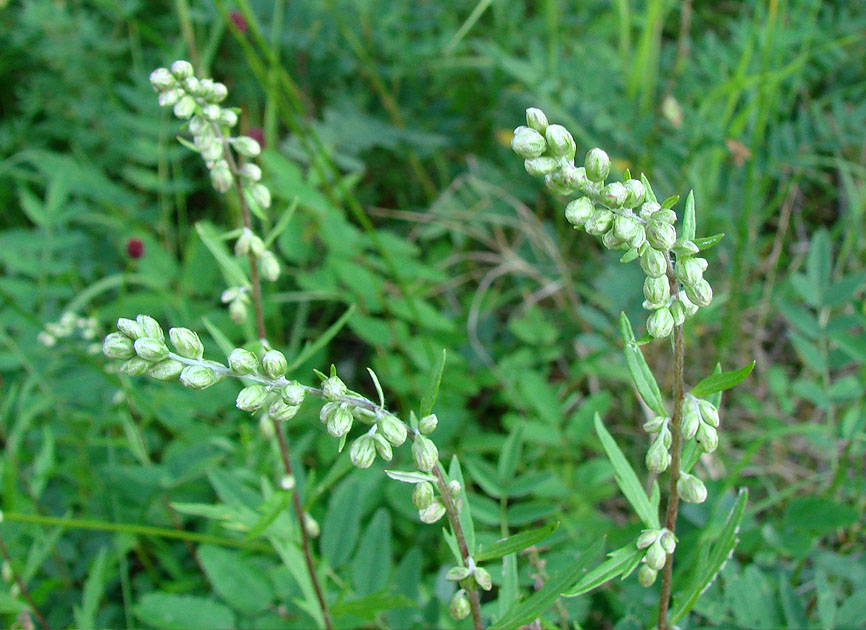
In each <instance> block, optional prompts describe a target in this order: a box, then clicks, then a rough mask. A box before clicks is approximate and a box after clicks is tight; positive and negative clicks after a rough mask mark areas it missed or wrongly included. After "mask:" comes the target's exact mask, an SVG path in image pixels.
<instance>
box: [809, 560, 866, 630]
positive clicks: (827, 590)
mask: <svg viewBox="0 0 866 630" xmlns="http://www.w3.org/2000/svg"><path fill="white" fill-rule="evenodd" d="M815 595H816V600H817V601H816V604H817V606H816V608H817V609H818V621H819V624H820V626H819V627H821V628H836V627H837V626H836V594H835V593H834V592H833V587H832V586H830V580H829V579H827V572H826V571H824V569H821V568H819V569H817V570H816V571H815ZM861 621H862V619H861Z"/></svg>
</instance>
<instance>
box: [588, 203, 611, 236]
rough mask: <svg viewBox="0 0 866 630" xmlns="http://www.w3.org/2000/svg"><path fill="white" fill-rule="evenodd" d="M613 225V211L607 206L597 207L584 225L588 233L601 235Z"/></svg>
mask: <svg viewBox="0 0 866 630" xmlns="http://www.w3.org/2000/svg"><path fill="white" fill-rule="evenodd" d="M611 227H613V212H611V211H610V210H608V209H607V208H596V209H595V210H594V211H593V213H592V214H591V215H590V217H589V219H587V221H586V224H585V225H584V228H585V229H586V232H587V234H591V235H592V236H601V235H603V234H604V233H605V232H607V231H608V230H609V229H610V228H611Z"/></svg>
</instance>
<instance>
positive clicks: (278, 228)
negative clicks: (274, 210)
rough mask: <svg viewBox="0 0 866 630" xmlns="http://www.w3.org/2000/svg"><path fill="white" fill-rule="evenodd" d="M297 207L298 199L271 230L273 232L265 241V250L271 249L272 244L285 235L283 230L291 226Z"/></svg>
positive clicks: (284, 211) (269, 233) (295, 199)
mask: <svg viewBox="0 0 866 630" xmlns="http://www.w3.org/2000/svg"><path fill="white" fill-rule="evenodd" d="M297 207H298V198H297V197H295V198H294V199H293V200H292V203H290V204H289V205H288V207H286V209H285V210H283V213H282V214H281V215H280V218H279V219H277V222H276V224H275V225H274V227H272V228H271V231H270V232H268V235H267V237H266V238H265V240H264V244H265V248H269V247H270V246H271V244H272V243H273V242H274V241H275V240H276V239H277V237H278V236H279V235H280V234H282V233H283V230H285V229H286V228H287V227H288V226H289V221H291V220H292V216H294V214H295V210H296V209H297Z"/></svg>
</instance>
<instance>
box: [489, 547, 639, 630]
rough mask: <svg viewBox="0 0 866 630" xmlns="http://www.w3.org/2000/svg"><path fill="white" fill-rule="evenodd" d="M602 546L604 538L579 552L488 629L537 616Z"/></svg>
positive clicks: (516, 623)
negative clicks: (571, 561) (568, 563)
mask: <svg viewBox="0 0 866 630" xmlns="http://www.w3.org/2000/svg"><path fill="white" fill-rule="evenodd" d="M603 546H604V539H599V540H597V541H596V542H595V543H593V544H592V545H591V546H590V547H589V549H587V550H586V551H584V552H583V553H582V554H580V556H578V558H577V559H576V560H575V561H574V563H573V564H571V565H569V566H567V567H566V568H564V569H562V570H561V571H560V572H558V573H556V574H554V575H552V576H550V578H549V579H548V580H547V582H545V583H544V586H542V587H541V589H540V590H539V591H538V592H536V593H534V594H533V595H531V596H529V597H528V598H527V599H525V600H523V601H520V602H517V603H516V604H514V605H513V606H512V607H511V609H510V610H509V611H508V612H507V613H506V614H505V615H504V616H503V617H502V618H501V619H499V620H498V621H496V623H494V624H493V625H492V626H490V630H499V629H504V628H517V627H518V626H522V625H525V624H527V623H530V622H531V621H532V620H533V619H536V618H538V617H539V616H540V615H541V614H542V613H543V612H544V611H545V610H547V609H548V608H550V607H551V606H552V605H553V604H554V602H555V601H556V600H557V599H559V598H560V596H562V592H563V590H564V589H566V588H567V587H568V585H569V584H573V583H574V581H575V580H577V579H578V578H579V577H580V574H581V573H582V572H583V568H584V566H586V564H587V563H588V562H589V561H590V560H592V559H593V558H595V557H596V556H598V554H599V553H600V552H601V550H602V548H603ZM635 549H637V548H635Z"/></svg>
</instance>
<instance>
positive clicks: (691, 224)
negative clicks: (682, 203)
mask: <svg viewBox="0 0 866 630" xmlns="http://www.w3.org/2000/svg"><path fill="white" fill-rule="evenodd" d="M683 238H687V239H689V240H690V241H691V240H694V238H695V191H694V190H690V191H689V196H688V197H686V212H685V214H684V215H683Z"/></svg>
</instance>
